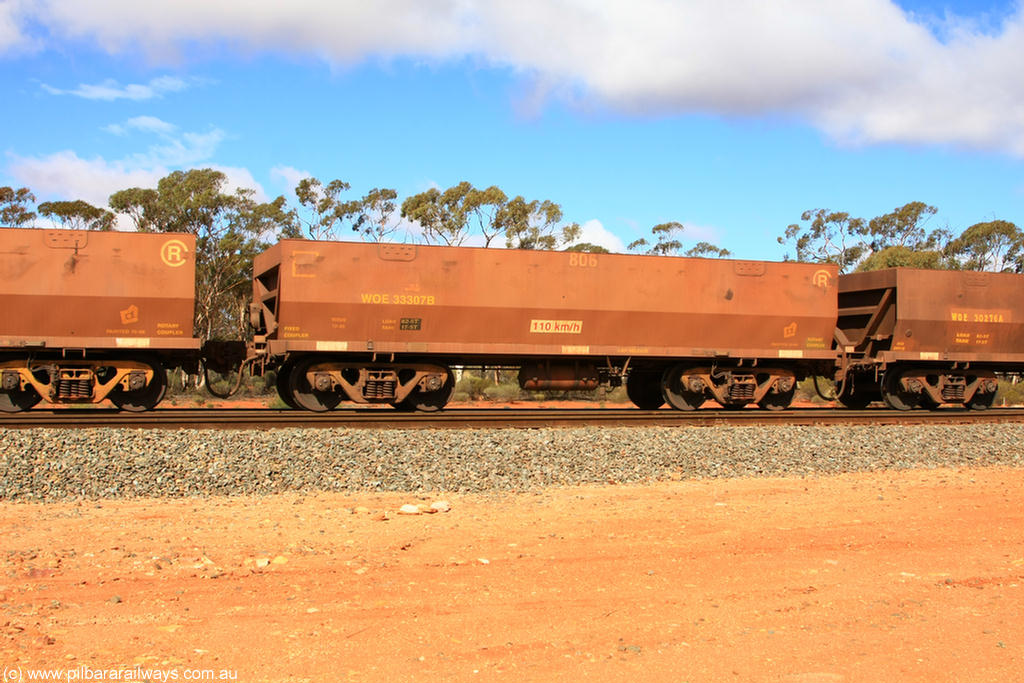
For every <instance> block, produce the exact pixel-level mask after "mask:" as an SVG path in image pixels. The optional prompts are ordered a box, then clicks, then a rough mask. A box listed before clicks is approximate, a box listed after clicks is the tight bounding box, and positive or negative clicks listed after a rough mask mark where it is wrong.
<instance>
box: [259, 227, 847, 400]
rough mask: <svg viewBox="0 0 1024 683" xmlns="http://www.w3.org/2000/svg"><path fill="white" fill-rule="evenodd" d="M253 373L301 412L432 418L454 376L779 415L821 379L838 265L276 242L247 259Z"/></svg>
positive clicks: (829, 354)
mask: <svg viewBox="0 0 1024 683" xmlns="http://www.w3.org/2000/svg"><path fill="white" fill-rule="evenodd" d="M253 288H254V289H253V304H252V308H251V320H252V324H253V327H254V329H255V337H254V340H253V352H252V353H253V354H254V356H255V357H256V358H257V359H258V362H257V364H256V365H257V367H264V368H266V367H277V368H278V370H279V371H278V389H279V391H280V393H281V395H282V397H283V398H284V400H286V401H287V402H289V403H290V404H291V405H293V406H297V407H302V408H307V409H310V410H329V409H331V408H333V407H335V406H336V405H337V404H338V403H339V402H340V401H342V400H349V401H355V402H357V403H390V404H392V405H395V406H396V407H399V408H412V409H420V410H436V409H439V408H440V407H443V406H444V404H445V403H446V402H447V400H448V398H449V397H450V396H451V393H452V390H453V386H454V377H453V372H452V370H451V367H452V366H465V365H501V366H516V367H519V368H520V371H519V381H520V384H521V386H522V387H523V388H526V389H534V390H546V389H547V390H551V389H554V390H567V389H592V388H595V387H597V386H600V385H611V386H617V385H619V384H621V383H623V382H624V383H625V384H626V389H627V393H628V394H629V396H630V398H631V399H632V400H633V401H634V403H636V404H637V405H638V406H640V407H643V408H657V407H659V406H661V405H662V404H663V403H665V402H666V401H667V402H668V403H670V404H671V405H672V406H674V407H676V408H679V409H685V410H690V409H694V408H696V407H698V406H700V405H701V404H702V403H703V402H704V401H705V400H707V399H713V400H715V401H718V402H719V403H721V404H722V405H724V406H726V407H742V406H744V405H747V404H750V403H756V404H758V405H761V406H762V407H765V408H769V409H777V408H783V407H785V406H786V405H788V404H789V402H790V400H791V399H792V396H793V392H794V389H795V386H796V382H797V381H798V380H800V379H802V378H803V377H804V376H806V375H807V374H809V373H812V372H815V373H821V372H824V373H826V374H827V373H831V372H832V371H833V369H834V364H835V357H836V352H835V350H834V349H833V332H834V329H835V320H836V313H837V309H836V291H837V271H836V268H835V266H832V265H820V264H802V263H772V262H764V261H732V260H717V259H699V258H679V257H666V256H640V255H625V254H591V253H577V252H551V251H532V250H511V249H479V248H464V247H437V246H421V245H407V244H365V243H348V242H312V241H305V240H283V241H281V242H280V243H278V244H276V245H274V246H272V247H270V248H269V249H268V250H267V251H266V252H264V253H263V254H261V255H259V256H257V257H256V260H255V268H254V278H253Z"/></svg>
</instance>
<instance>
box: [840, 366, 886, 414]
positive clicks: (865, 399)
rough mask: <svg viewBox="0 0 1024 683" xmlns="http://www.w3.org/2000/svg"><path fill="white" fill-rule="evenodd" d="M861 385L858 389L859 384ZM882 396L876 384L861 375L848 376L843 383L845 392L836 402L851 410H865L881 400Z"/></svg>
mask: <svg viewBox="0 0 1024 683" xmlns="http://www.w3.org/2000/svg"><path fill="white" fill-rule="evenodd" d="M858 383H859V384H860V386H859V387H858V386H857V384H858ZM880 399H881V396H880V395H879V392H878V387H877V385H876V383H875V382H873V381H871V380H869V379H868V378H867V377H865V376H861V375H852V374H851V375H847V376H846V381H845V382H844V383H843V391H842V392H841V393H840V394H839V395H838V396H836V400H837V401H839V402H840V403H842V404H843V406H845V407H847V408H849V409H850V410H864V409H865V408H867V407H868V404H870V403H871V402H872V401H877V400H880Z"/></svg>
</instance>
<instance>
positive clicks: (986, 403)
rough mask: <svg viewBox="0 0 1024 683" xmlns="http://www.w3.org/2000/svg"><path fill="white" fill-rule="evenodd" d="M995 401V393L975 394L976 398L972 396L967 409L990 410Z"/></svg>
mask: <svg viewBox="0 0 1024 683" xmlns="http://www.w3.org/2000/svg"><path fill="white" fill-rule="evenodd" d="M995 400H996V392H994V391H990V392H988V393H985V394H981V393H978V392H975V394H974V396H971V400H970V401H968V402H967V407H968V408H970V409H971V410H988V409H989V408H991V407H992V404H993V403H994V402H995Z"/></svg>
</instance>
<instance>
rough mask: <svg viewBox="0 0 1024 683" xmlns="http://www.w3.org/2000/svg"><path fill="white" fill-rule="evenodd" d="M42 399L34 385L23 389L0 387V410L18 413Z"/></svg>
mask: <svg viewBox="0 0 1024 683" xmlns="http://www.w3.org/2000/svg"><path fill="white" fill-rule="evenodd" d="M41 400H43V397H42V396H40V395H39V392H38V391H36V390H35V388H34V387H31V386H28V387H25V388H24V389H8V390H2V389H0V412H3V413H20V412H21V411H23V410H28V409H29V408H31V407H32V406H34V405H35V404H37V403H39V402H40V401H41Z"/></svg>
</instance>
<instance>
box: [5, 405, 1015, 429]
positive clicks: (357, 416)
mask: <svg viewBox="0 0 1024 683" xmlns="http://www.w3.org/2000/svg"><path fill="white" fill-rule="evenodd" d="M1012 422H1024V409H1021V408H993V409H991V410H987V411H967V410H959V409H941V410H934V411H924V410H915V411H896V410H882V409H875V410H838V409H835V408H804V409H796V410H785V411H777V412H775V411H766V410H755V409H750V410H720V409H711V410H696V411H693V412H681V411H676V410H667V409H663V410H636V409H606V408H590V409H525V410H523V409H508V408H472V409H453V410H446V411H444V412H441V413H400V412H396V411H394V410H392V409H390V408H386V409H355V410H335V411H331V412H329V413H311V412H306V411H295V410H272V409H267V408H252V409H222V408H217V409H210V408H207V409H178V408H168V409H163V410H155V411H152V412H148V413H129V412H119V411H115V410H104V409H58V410H31V411H26V412H23V413H15V414H3V415H0V428H6V429H31V428H44V427H49V428H67V429H84V428H96V427H111V428H127V429H280V428H287V427H305V428H311V427H312V428H324V429H326V428H338V427H344V428H353V429H473V428H520V429H535V428H540V427H586V426H592V427H597V426H606V427H607V426H617V427H622V426H638V427H639V426H643V427H651V426H664V427H682V426H702V427H713V426H722V425H730V426H740V425H772V424H778V425H863V424H877V425H920V424H979V423H1012Z"/></svg>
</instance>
